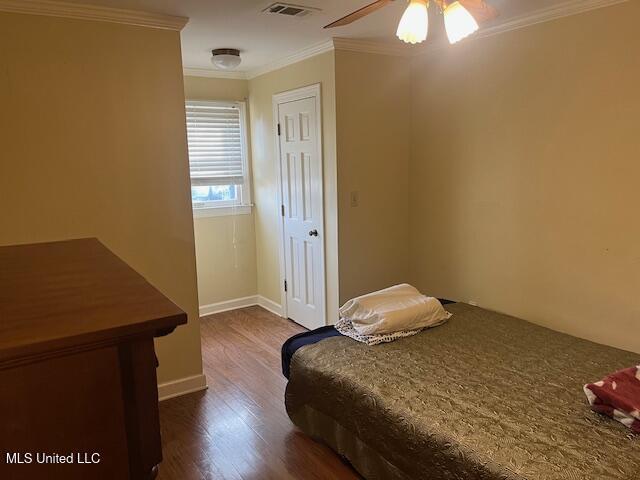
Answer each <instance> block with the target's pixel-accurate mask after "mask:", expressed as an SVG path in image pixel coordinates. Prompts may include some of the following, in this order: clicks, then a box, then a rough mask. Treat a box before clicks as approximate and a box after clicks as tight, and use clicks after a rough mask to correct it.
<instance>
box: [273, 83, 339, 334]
mask: <svg viewBox="0 0 640 480" xmlns="http://www.w3.org/2000/svg"><path fill="white" fill-rule="evenodd" d="M321 94H322V93H321V86H320V83H314V84H312V85H307V86H306V87H301V88H296V89H294V90H287V91H284V92H280V93H276V94H274V95H273V97H272V102H273V137H274V139H275V140H274V142H275V152H276V158H275V161H276V169H277V170H276V171H277V172H278V175H277V177H278V205H277V206H278V212H277V215H278V219H279V220H278V224H279V228H278V230H279V232H278V233H279V238H278V256H279V257H280V259H279V260H280V304H281V306H282V316H283V317H284V318H288V317H289V312H288V308H287V292H285V291H284V281H285V280H286V263H285V248H284V242H285V235H284V216H283V215H282V210H281V209H282V205H284V203H283V198H284V192H283V186H284V181H283V171H282V158H281V157H282V152H281V151H280V136H279V135H278V123H279V121H280V111H279V106H280V105H282V104H284V103H289V102H294V101H296V100H304V99H306V98H313V99H314V100H315V104H316V138H317V142H318V145H317V148H318V158H319V161H320V185H321V188H320V218H321V221H320V225H321V227H320V228H321V232H320V236H321V238H322V241H321V242H320V265H321V267H322V268H321V282H320V284H321V286H322V301H321V302H319V305H320V308H321V315H322V320H323V322H324V324H325V325H326V324H327V275H326V273H327V265H326V263H325V249H326V237H325V231H326V223H325V216H324V153H323V149H322V97H321Z"/></svg>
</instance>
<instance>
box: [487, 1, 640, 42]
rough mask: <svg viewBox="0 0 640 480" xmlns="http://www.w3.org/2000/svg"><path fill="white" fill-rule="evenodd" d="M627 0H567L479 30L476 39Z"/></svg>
mask: <svg viewBox="0 0 640 480" xmlns="http://www.w3.org/2000/svg"><path fill="white" fill-rule="evenodd" d="M628 1H629V0H569V1H566V2H563V3H559V4H557V5H551V6H549V7H546V8H541V9H539V10H536V11H534V12H532V13H530V14H527V15H521V16H519V17H515V18H514V19H512V20H509V21H507V22H504V23H500V24H498V25H495V26H493V27H489V28H486V29H484V30H480V31H479V32H478V33H479V35H478V37H490V36H493V35H498V34H500V33H505V32H510V31H512V30H518V29H520V28H526V27H529V26H531V25H536V24H538V23H544V22H550V21H552V20H557V19H559V18H564V17H570V16H572V15H578V14H580V13H585V12H590V11H591V10H597V9H599V8H604V7H610V6H612V5H617V4H619V3H625V2H628Z"/></svg>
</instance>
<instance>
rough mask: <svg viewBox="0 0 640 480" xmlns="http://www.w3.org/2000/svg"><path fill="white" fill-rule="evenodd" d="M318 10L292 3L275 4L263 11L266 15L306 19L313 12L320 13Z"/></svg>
mask: <svg viewBox="0 0 640 480" xmlns="http://www.w3.org/2000/svg"><path fill="white" fill-rule="evenodd" d="M318 11H319V9H318V8H313V7H303V6H301V5H292V4H290V3H280V2H278V3H273V4H271V5H269V6H268V7H267V8H265V9H264V10H263V12H264V13H275V14H277V15H286V16H288V17H298V18H299V17H305V16H307V15H310V14H311V13H313V12H318Z"/></svg>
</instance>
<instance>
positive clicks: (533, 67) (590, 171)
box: [409, 2, 640, 352]
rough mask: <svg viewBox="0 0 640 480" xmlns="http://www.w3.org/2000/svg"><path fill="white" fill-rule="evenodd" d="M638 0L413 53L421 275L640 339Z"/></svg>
mask: <svg viewBox="0 0 640 480" xmlns="http://www.w3.org/2000/svg"><path fill="white" fill-rule="evenodd" d="M638 19H640V3H639V2H628V3H624V4H621V5H617V6H613V7H608V8H604V9H600V10H596V11H592V12H589V13H584V14H581V15H576V16H573V17H568V18H564V19H561V20H556V21H553V22H549V23H545V24H540V25H536V26H532V27H529V28H526V29H522V30H517V31H514V32H510V33H507V34H503V35H499V36H494V37H490V38H485V39H477V40H474V41H469V42H464V43H463V44H461V45H459V46H456V47H453V48H447V49H445V50H441V51H438V52H437V53H434V54H433V55H431V56H430V57H429V59H428V60H425V59H421V60H419V61H417V62H416V64H415V65H414V69H413V75H412V83H413V105H414V108H413V109H412V111H413V116H412V152H413V155H412V161H411V169H410V175H409V178H410V185H411V195H410V202H409V203H410V207H411V208H410V213H411V215H410V222H411V224H410V232H411V249H410V258H411V267H412V268H411V273H412V277H411V278H412V280H413V281H414V282H415V283H416V285H417V286H418V287H420V288H421V289H423V290H424V291H426V292H428V293H432V294H434V295H441V296H446V297H451V298H454V299H458V300H462V301H469V300H475V301H477V302H478V303H479V304H480V305H481V306H483V307H487V308H490V309H495V310H499V311H504V312H508V313H511V314H514V315H517V316H520V317H522V318H525V319H529V320H532V321H534V322H536V323H540V324H542V325H546V326H549V327H551V328H554V329H557V330H561V331H565V332H569V333H572V334H574V335H577V336H580V337H584V338H588V339H592V340H595V341H598V342H603V343H608V344H611V345H615V346H619V347H622V348H625V349H629V350H633V351H636V352H640V338H639V337H638V335H637V334H636V333H635V332H636V331H637V327H638V320H639V319H640V297H639V296H638V291H639V288H640V222H639V221H638V206H639V205H640V188H638V179H639V178H640V162H639V161H638V159H639V158H640V137H639V136H638V112H640V90H639V89H638V85H640V61H639V60H638V59H640V35H638V25H637V24H638Z"/></svg>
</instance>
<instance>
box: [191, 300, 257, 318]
mask: <svg viewBox="0 0 640 480" xmlns="http://www.w3.org/2000/svg"><path fill="white" fill-rule="evenodd" d="M257 304H258V296H257V295H251V296H250V297H242V298H234V299H233V300H227V301H224V302H218V303H211V304H209V305H201V306H200V316H201V317H204V316H206V315H213V314H214V313H221V312H228V311H229V310H236V309H238V308H244V307H251V306H253V305H257Z"/></svg>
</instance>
